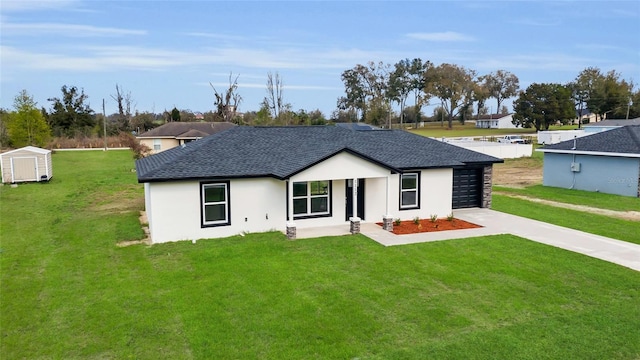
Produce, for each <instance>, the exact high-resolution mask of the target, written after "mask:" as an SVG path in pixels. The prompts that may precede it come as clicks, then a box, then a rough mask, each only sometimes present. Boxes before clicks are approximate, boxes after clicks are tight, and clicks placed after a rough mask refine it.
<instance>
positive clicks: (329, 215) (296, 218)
mask: <svg viewBox="0 0 640 360" xmlns="http://www.w3.org/2000/svg"><path fill="white" fill-rule="evenodd" d="M325 217H331V214H318V215H302V216H296V215H293V220H304V219H317V218H325Z"/></svg>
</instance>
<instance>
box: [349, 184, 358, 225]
mask: <svg viewBox="0 0 640 360" xmlns="http://www.w3.org/2000/svg"><path fill="white" fill-rule="evenodd" d="M352 181H353V188H352V189H353V190H352V191H353V192H352V194H351V196H352V197H353V201H352V204H351V205H352V211H353V216H351V219H349V224H350V225H349V228H350V229H349V230H350V232H351V233H352V234H359V233H360V218H359V217H358V179H353V180H352Z"/></svg>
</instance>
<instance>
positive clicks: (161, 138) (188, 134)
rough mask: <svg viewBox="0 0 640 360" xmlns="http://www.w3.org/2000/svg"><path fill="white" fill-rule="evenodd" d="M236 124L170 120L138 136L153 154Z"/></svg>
mask: <svg viewBox="0 0 640 360" xmlns="http://www.w3.org/2000/svg"><path fill="white" fill-rule="evenodd" d="M234 126H236V125H235V124H233V123H229V122H169V123H166V124H164V125H161V126H158V127H157V128H154V129H151V130H149V131H147V132H144V133H142V134H140V135H138V136H137V138H138V140H140V143H141V144H143V145H146V146H147V147H149V149H151V153H152V154H156V153H159V152H161V151H165V150H168V149H171V148H174V147H176V146H180V145H183V144H186V143H188V142H191V141H195V140H199V139H202V138H204V137H206V136H209V135H213V134H215V133H218V132H220V131H224V130H227V129H230V128H232V127H234Z"/></svg>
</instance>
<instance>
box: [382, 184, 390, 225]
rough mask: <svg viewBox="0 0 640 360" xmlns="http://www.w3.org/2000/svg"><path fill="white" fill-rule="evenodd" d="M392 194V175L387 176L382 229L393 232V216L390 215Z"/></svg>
mask: <svg viewBox="0 0 640 360" xmlns="http://www.w3.org/2000/svg"><path fill="white" fill-rule="evenodd" d="M390 194H391V175H390V174H389V175H387V193H386V197H385V214H384V215H383V216H382V228H383V229H384V230H387V231H393V216H391V214H390V213H389V206H390V205H389V202H390V201H389V195H390Z"/></svg>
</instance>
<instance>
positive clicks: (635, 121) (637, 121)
mask: <svg viewBox="0 0 640 360" xmlns="http://www.w3.org/2000/svg"><path fill="white" fill-rule="evenodd" d="M628 125H640V118H635V119H628V120H625V119H609V120H602V121H598V122H593V123H588V124H584V125H583V126H586V127H591V126H628Z"/></svg>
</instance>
